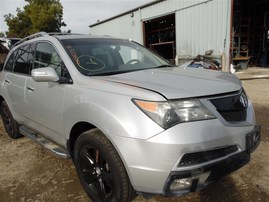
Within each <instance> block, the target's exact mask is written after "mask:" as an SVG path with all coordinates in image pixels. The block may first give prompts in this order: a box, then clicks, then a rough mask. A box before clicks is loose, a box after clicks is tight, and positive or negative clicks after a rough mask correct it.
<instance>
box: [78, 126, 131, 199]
mask: <svg viewBox="0 0 269 202" xmlns="http://www.w3.org/2000/svg"><path fill="white" fill-rule="evenodd" d="M74 163H75V166H76V169H77V172H78V176H79V178H80V181H81V184H82V185H83V187H84V189H85V191H86V192H87V194H88V195H89V196H90V197H91V199H92V200H93V201H94V202H127V201H131V200H132V199H133V198H134V197H135V196H136V192H135V191H134V189H133V188H132V185H131V183H130V181H129V178H128V175H127V173H126V170H125V168H124V166H123V163H122V161H121V159H120V157H119V155H118V153H117V152H116V150H115V149H114V147H113V145H112V144H111V143H110V141H109V140H108V139H107V138H106V137H105V136H104V134H103V133H102V132H101V131H99V130H98V129H93V130H90V131H87V132H85V133H83V134H81V135H80V136H79V137H78V139H77V141H76V143H75V152H74Z"/></svg>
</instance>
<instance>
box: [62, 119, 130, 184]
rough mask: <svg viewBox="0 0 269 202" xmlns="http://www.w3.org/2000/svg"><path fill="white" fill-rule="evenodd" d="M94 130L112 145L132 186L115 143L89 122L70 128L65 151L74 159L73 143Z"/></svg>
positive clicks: (124, 162)
mask: <svg viewBox="0 0 269 202" xmlns="http://www.w3.org/2000/svg"><path fill="white" fill-rule="evenodd" d="M94 128H97V129H98V130H100V131H101V132H102V133H103V135H104V136H105V137H106V138H107V139H108V141H110V143H111V144H112V145H113V147H114V149H115V150H116V152H117V153H118V155H119V157H120V160H121V161H122V163H123V165H124V167H125V170H126V172H127V175H128V177H129V180H130V182H131V184H133V183H132V181H133V180H132V178H131V176H130V171H129V169H128V166H127V164H126V161H125V160H124V158H123V156H122V154H121V153H120V151H119V148H118V147H117V145H115V142H114V141H113V140H112V138H110V137H109V135H107V134H106V133H105V132H104V131H103V130H101V129H100V128H98V127H96V126H95V125H93V124H91V123H89V122H86V121H81V122H78V123H76V124H75V125H74V126H73V127H72V129H71V131H70V135H69V139H68V140H67V149H68V151H69V154H70V155H71V157H72V159H73V157H74V147H75V143H76V140H77V139H78V137H79V136H80V135H81V134H82V133H84V132H86V131H88V130H91V129H94Z"/></svg>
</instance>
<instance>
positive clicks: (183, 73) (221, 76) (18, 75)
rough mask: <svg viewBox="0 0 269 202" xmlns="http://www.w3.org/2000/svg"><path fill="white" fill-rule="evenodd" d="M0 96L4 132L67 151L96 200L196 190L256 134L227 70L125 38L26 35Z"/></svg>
mask: <svg viewBox="0 0 269 202" xmlns="http://www.w3.org/2000/svg"><path fill="white" fill-rule="evenodd" d="M0 100H1V116H2V120H3V123H4V126H5V129H6V131H7V134H8V135H9V136H10V137H11V138H18V137H21V136H22V135H24V136H28V137H30V138H32V139H33V140H35V141H37V142H38V143H40V144H42V145H43V146H44V147H46V148H47V149H49V150H51V151H52V152H53V153H55V154H57V155H59V156H61V157H65V158H72V159H73V161H74V164H75V166H76V169H77V173H78V176H79V179H80V181H81V183H82V185H83V187H84V189H85V191H86V192H87V194H88V195H89V196H90V197H91V198H92V200H93V201H102V202H103V201H119V202H124V201H131V200H132V199H133V198H134V197H135V196H136V193H141V194H160V195H164V196H170V195H182V194H185V193H188V192H193V191H196V190H200V189H202V188H204V187H206V186H207V185H208V184H210V183H212V182H214V181H216V180H217V179H219V178H220V177H222V176H224V175H227V174H229V173H231V172H232V171H234V170H236V169H238V168H240V167H242V166H243V165H245V164H246V163H248V162H249V160H250V153H251V152H252V151H253V150H254V149H255V148H256V147H257V146H258V144H259V142H260V127H259V126H257V125H255V116H254V111H253V107H252V104H251V102H250V100H249V99H248V98H247V95H246V93H245V91H244V89H243V88H242V84H241V82H240V80H238V79H237V78H236V77H235V76H234V75H232V74H229V73H223V72H219V71H212V70H202V69H192V68H182V67H174V66H171V65H170V64H169V63H168V62H167V61H165V60H163V59H162V58H160V57H159V56H157V55H155V54H154V53H152V52H150V51H149V50H147V49H145V48H144V47H143V46H141V45H139V44H137V43H135V42H133V41H132V40H123V39H115V38H111V37H96V36H88V35H72V34H71V35H61V34H54V35H51V34H47V33H37V34H35V35H32V36H29V37H27V38H25V39H23V40H22V41H21V42H20V43H19V44H18V45H17V46H16V47H15V48H13V49H12V50H11V51H10V52H9V54H8V56H7V59H6V61H5V65H4V69H3V71H2V72H1V73H0Z"/></svg>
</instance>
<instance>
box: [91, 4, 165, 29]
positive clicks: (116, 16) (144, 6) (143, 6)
mask: <svg viewBox="0 0 269 202" xmlns="http://www.w3.org/2000/svg"><path fill="white" fill-rule="evenodd" d="M162 1H166V0H155V1H153V2H150V3H147V4H144V5H142V6H139V7H136V8H134V9H132V10H128V11H126V12H124V13H121V14H118V15H115V16H113V17H111V18H108V19H105V20H103V21H100V22H97V23H94V24H92V25H89V27H95V26H97V25H100V24H103V23H105V22H108V21H110V20H113V19H116V18H118V17H121V16H124V15H126V14H129V13H131V12H134V11H137V10H139V9H142V8H146V7H149V6H151V5H154V4H157V3H159V2H162Z"/></svg>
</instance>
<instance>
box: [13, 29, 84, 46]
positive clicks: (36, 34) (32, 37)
mask: <svg viewBox="0 0 269 202" xmlns="http://www.w3.org/2000/svg"><path fill="white" fill-rule="evenodd" d="M71 34H72V35H74V33H64V32H48V33H47V32H37V33H35V34H32V35H30V36H27V37H25V38H23V39H22V40H20V41H18V42H17V43H15V44H14V46H17V45H19V44H21V43H23V42H25V41H28V40H30V39H34V38H37V37H41V36H59V35H71ZM76 35H79V34H76Z"/></svg>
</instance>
